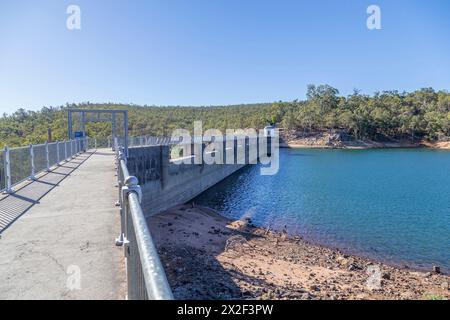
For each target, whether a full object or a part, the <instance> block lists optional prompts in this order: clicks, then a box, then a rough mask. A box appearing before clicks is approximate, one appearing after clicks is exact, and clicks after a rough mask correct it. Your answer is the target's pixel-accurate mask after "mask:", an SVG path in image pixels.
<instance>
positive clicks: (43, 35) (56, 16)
mask: <svg viewBox="0 0 450 320" xmlns="http://www.w3.org/2000/svg"><path fill="white" fill-rule="evenodd" d="M69 4H77V5H79V6H80V8H81V30H76V31H69V30H67V28H66V19H67V17H68V15H67V14H66V8H67V6H68V5H69ZM370 4H377V5H379V6H380V7H381V13H382V28H383V29H382V30H372V31H371V30H368V29H367V27H366V19H367V17H368V15H367V14H366V9H367V7H368V6H369V5H370ZM449 39H450V1H448V0H442V1H437V0H436V1H433V0H431V1H413V0H395V1H393V0H389V1H379V0H373V1H365V0H341V1H338V0H330V1H320V0H314V1H312V0H311V1H300V0H292V1H287V0H277V1H275V0H273V1H264V0H179V1H171V0H158V1H157V0H148V1H138V0H127V1H125V0H124V1H115V0H109V1H102V0H95V1H92V0H71V1H65V0H47V1H44V0H40V1H35V0H30V1H22V0H2V1H1V2H0V112H2V113H3V112H7V113H11V112H13V111H15V110H16V109H17V108H19V107H23V108H26V109H38V108H40V107H42V106H57V105H62V104H65V103H66V102H81V101H91V102H108V101H112V102H123V103H137V104H149V105H151V104H156V105H217V104H235V103H252V102H271V101H277V100H293V99H296V98H299V99H303V98H304V97H305V91H306V86H307V84H309V83H314V84H322V83H327V84H330V85H332V86H334V87H336V88H338V89H339V90H340V92H341V94H344V95H346V94H348V93H350V92H352V91H353V89H354V88H358V89H361V90H362V92H364V93H369V94H372V93H373V92H375V91H381V90H388V89H397V90H408V91H409V90H415V89H418V88H421V87H429V86H431V87H434V88H436V89H449V88H450V41H449Z"/></svg>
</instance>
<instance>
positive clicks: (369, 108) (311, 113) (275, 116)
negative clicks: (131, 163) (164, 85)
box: [0, 85, 450, 147]
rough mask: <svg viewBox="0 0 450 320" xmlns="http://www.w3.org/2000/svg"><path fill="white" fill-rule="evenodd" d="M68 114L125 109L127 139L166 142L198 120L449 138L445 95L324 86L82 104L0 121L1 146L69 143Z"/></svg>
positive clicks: (223, 125)
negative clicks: (297, 96) (175, 102)
mask: <svg viewBox="0 0 450 320" xmlns="http://www.w3.org/2000/svg"><path fill="white" fill-rule="evenodd" d="M68 108H86V109H91V108H95V109H126V110H128V113H129V134H130V135H131V136H138V135H155V136H170V135H171V133H172V131H173V130H174V129H177V128H184V129H192V128H193V122H194V121H197V120H202V121H203V128H204V129H210V128H215V129H220V130H222V131H223V132H225V129H227V128H256V129H259V128H263V127H264V126H266V125H267V124H268V123H272V124H276V125H277V126H278V127H280V128H284V129H286V130H295V131H302V132H320V131H325V130H334V129H338V130H343V131H345V132H347V133H348V134H349V135H351V136H353V137H354V138H356V139H371V140H375V141H386V140H400V139H409V140H412V141H417V140H421V139H428V140H444V139H448V137H450V93H449V92H447V91H435V90H433V89H432V88H424V89H420V90H417V91H414V92H398V91H383V92H377V93H375V94H374V95H372V96H369V95H365V94H361V93H360V92H359V91H357V90H355V91H354V92H353V93H352V94H350V95H348V96H346V97H344V96H341V95H339V91H338V90H337V89H336V88H333V87H331V86H329V85H319V86H315V85H309V86H308V89H307V98H306V100H294V101H290V102H282V101H279V102H275V103H260V104H247V105H232V106H208V107H182V106H168V107H158V106H146V105H145V106H138V105H129V104H127V105H123V104H114V103H104V104H92V103H89V102H84V103H79V104H66V105H65V106H60V107H44V108H42V109H41V110H40V111H26V110H24V109H19V110H17V111H16V112H14V113H13V114H11V115H7V114H4V115H3V116H2V117H1V118H0V144H1V145H2V146H4V145H8V146H11V147H13V146H19V145H27V144H36V143H42V142H44V141H46V140H47V138H48V130H49V129H50V130H51V132H52V139H53V140H64V139H67V109H68ZM76 123H77V121H75V124H76ZM118 123H120V121H118ZM75 130H76V128H75ZM119 131H120V128H119ZM87 133H88V135H89V136H90V137H97V138H106V137H108V136H110V135H111V124H110V123H108V122H101V123H95V122H92V123H89V124H88V125H87Z"/></svg>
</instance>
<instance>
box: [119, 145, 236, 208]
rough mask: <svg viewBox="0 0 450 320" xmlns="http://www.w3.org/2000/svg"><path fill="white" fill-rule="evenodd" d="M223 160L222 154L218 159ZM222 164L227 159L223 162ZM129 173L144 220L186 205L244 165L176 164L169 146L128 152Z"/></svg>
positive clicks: (141, 148)
mask: <svg viewBox="0 0 450 320" xmlns="http://www.w3.org/2000/svg"><path fill="white" fill-rule="evenodd" d="M220 156H223V157H225V154H222V155H219V157H220ZM224 162H226V159H225V158H224ZM127 165H128V169H129V171H130V174H131V175H135V176H136V177H137V178H138V180H139V184H140V186H141V189H142V194H143V197H142V210H143V211H144V214H145V215H146V216H151V215H154V214H157V213H160V212H163V211H165V210H167V209H169V208H172V207H174V206H177V205H180V204H183V203H186V202H188V201H190V200H192V199H193V198H195V197H196V196H198V195H199V194H201V193H202V192H204V191H205V190H207V189H208V188H210V187H212V186H213V185H215V184H216V183H218V182H220V181H222V180H223V179H225V178H226V177H228V176H229V175H231V174H233V173H234V172H236V171H237V170H239V169H241V168H242V167H244V166H245V164H213V165H207V164H176V163H175V162H173V161H170V159H169V147H168V146H150V147H138V148H130V150H129V158H128V164H127Z"/></svg>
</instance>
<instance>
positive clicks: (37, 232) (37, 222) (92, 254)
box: [0, 150, 126, 299]
mask: <svg viewBox="0 0 450 320" xmlns="http://www.w3.org/2000/svg"><path fill="white" fill-rule="evenodd" d="M116 179H117V178H116V177H115V171H114V155H113V153H112V152H111V151H109V150H99V151H97V152H88V153H84V154H82V155H80V156H78V157H77V158H76V159H74V160H72V161H70V162H68V163H66V164H64V165H63V166H60V167H58V168H56V169H55V170H53V171H52V172H50V173H47V174H45V175H43V176H42V177H40V178H39V179H38V181H36V182H32V183H30V184H28V185H26V186H24V187H23V188H21V189H20V190H18V192H16V193H15V194H14V195H9V196H4V197H2V198H0V215H1V214H2V213H3V216H4V217H8V216H9V217H10V218H11V219H13V220H15V221H14V222H13V223H11V221H7V222H8V223H7V224H6V225H5V226H7V228H6V229H4V230H3V232H2V233H1V234H0V236H1V238H0V299H123V298H124V297H125V291H126V282H125V270H124V258H123V249H122V248H120V247H116V246H115V245H114V239H115V237H116V236H117V235H118V234H119V230H120V218H119V210H118V208H116V207H115V206H114V202H115V201H116V200H117V198H118V195H117V192H118V190H117V188H115V184H116Z"/></svg>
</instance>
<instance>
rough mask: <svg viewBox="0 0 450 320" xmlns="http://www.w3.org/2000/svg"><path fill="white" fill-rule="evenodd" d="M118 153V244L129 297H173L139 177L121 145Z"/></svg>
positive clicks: (167, 298) (140, 298)
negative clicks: (144, 205)
mask: <svg viewBox="0 0 450 320" xmlns="http://www.w3.org/2000/svg"><path fill="white" fill-rule="evenodd" d="M116 155H117V170H118V174H117V176H118V180H119V190H120V194H119V205H120V212H121V234H120V236H119V237H118V238H117V240H116V244H117V245H123V246H124V249H125V250H124V251H125V257H126V266H127V268H126V270H127V282H128V299H130V300H147V299H151V300H172V299H173V294H172V290H171V289H170V286H169V283H168V281H167V277H166V273H165V271H164V268H163V266H162V264H161V260H160V259H159V255H158V251H157V249H156V247H155V244H154V243H153V240H152V237H151V235H150V230H149V228H148V225H147V222H146V219H145V216H144V213H143V212H142V208H141V204H140V202H141V199H142V193H141V188H140V186H139V185H138V180H137V178H136V177H134V176H130V174H129V172H128V167H127V165H126V158H125V154H124V153H123V150H120V148H119V150H118V152H116Z"/></svg>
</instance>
